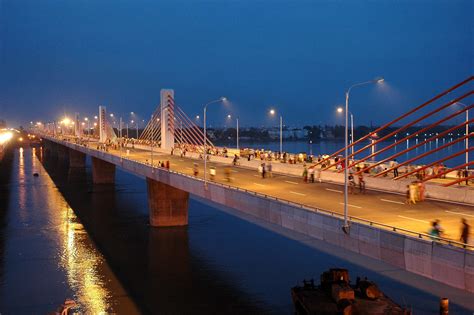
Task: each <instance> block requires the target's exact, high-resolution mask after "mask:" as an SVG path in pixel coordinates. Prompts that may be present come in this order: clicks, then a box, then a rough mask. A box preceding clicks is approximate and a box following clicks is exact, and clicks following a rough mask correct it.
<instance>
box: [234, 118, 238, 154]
mask: <svg viewBox="0 0 474 315" xmlns="http://www.w3.org/2000/svg"><path fill="white" fill-rule="evenodd" d="M235 123H236V125H237V150H239V117H237V118H236V119H235Z"/></svg>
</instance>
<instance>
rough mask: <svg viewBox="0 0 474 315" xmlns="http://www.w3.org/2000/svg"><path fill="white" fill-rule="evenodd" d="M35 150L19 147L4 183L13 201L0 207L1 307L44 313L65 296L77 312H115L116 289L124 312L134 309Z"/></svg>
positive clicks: (5, 309)
mask: <svg viewBox="0 0 474 315" xmlns="http://www.w3.org/2000/svg"><path fill="white" fill-rule="evenodd" d="M38 150H39V149H38ZM36 153H39V154H41V152H37V150H36V149H31V150H30V149H28V148H25V149H23V148H19V149H18V150H17V151H16V152H15V157H14V161H13V173H12V177H11V180H10V183H5V184H6V185H9V189H10V190H9V194H10V200H11V202H10V205H9V206H8V207H7V209H6V211H5V212H4V213H1V215H2V216H4V215H7V216H8V220H7V224H6V226H2V227H0V238H1V239H0V241H2V242H4V243H5V250H4V251H3V252H2V260H4V263H5V265H6V266H8V268H5V272H4V274H2V273H1V271H0V275H1V282H0V285H1V287H0V312H2V313H3V312H5V314H9V313H12V314H31V313H36V314H45V313H49V312H51V311H54V310H55V309H57V308H58V307H59V306H60V305H61V304H62V303H63V302H64V301H65V299H66V298H69V299H72V300H74V301H75V302H76V303H77V307H76V308H74V310H76V311H77V312H79V313H80V314H101V313H102V314H105V313H114V312H116V311H117V310H116V307H115V306H116V305H115V304H117V303H115V300H114V294H116V293H118V294H120V295H121V298H122V304H126V305H127V309H128V311H127V313H132V314H133V313H138V310H137V308H136V307H135V306H134V303H133V302H132V301H131V300H127V299H126V298H125V301H123V300H124V298H123V296H124V295H125V293H124V292H125V290H124V289H123V287H122V286H121V284H120V283H119V281H118V280H117V279H116V277H115V276H114V274H113V273H112V271H111V270H110V267H109V266H108V264H107V262H106V261H105V259H104V257H103V256H102V255H101V254H100V252H99V251H98V250H97V249H96V247H95V245H94V243H93V242H92V241H91V239H90V238H89V236H88V234H87V232H86V231H85V229H84V226H83V225H82V223H81V222H80V221H79V219H78V218H77V216H76V214H75V213H74V211H73V209H71V207H70V206H69V204H68V203H67V202H66V200H65V199H64V197H63V196H62V195H61V193H60V192H59V191H58V188H57V187H56V186H55V184H54V183H53V181H52V179H51V178H50V177H49V176H48V174H47V172H46V171H45V170H44V168H43V166H42V164H41V163H40V162H39V161H38V160H37V158H36V156H35V154H36ZM15 168H16V171H15ZM33 173H38V174H39V176H38V177H34V176H33ZM2 183H3V182H2ZM1 197H3V198H4V197H5V196H1V195H0V198H1ZM20 277H21V278H25V279H28V280H27V283H26V284H25V285H21V284H20V283H18V282H19V281H18V279H20ZM112 290H114V292H112Z"/></svg>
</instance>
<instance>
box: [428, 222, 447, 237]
mask: <svg viewBox="0 0 474 315" xmlns="http://www.w3.org/2000/svg"><path fill="white" fill-rule="evenodd" d="M443 233H444V230H443V228H442V227H441V221H440V220H439V219H436V220H434V221H433V222H432V223H431V230H430V233H429V234H430V235H431V236H433V239H435V240H436V239H438V238H440V237H442V236H443Z"/></svg>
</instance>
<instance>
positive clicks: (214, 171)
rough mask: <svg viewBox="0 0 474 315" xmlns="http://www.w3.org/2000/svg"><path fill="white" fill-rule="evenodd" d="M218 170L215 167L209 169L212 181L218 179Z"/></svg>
mask: <svg viewBox="0 0 474 315" xmlns="http://www.w3.org/2000/svg"><path fill="white" fill-rule="evenodd" d="M216 173H217V171H216V168H215V167H214V166H211V167H210V168H209V175H211V180H214V178H215V177H216Z"/></svg>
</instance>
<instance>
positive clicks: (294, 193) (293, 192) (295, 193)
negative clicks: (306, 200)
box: [290, 190, 306, 196]
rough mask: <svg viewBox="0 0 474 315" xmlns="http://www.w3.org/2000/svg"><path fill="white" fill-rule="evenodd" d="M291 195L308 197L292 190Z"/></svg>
mask: <svg viewBox="0 0 474 315" xmlns="http://www.w3.org/2000/svg"><path fill="white" fill-rule="evenodd" d="M290 193H291V194H293V195H298V196H306V194H302V193H299V192H296V191H291V190H290Z"/></svg>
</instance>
